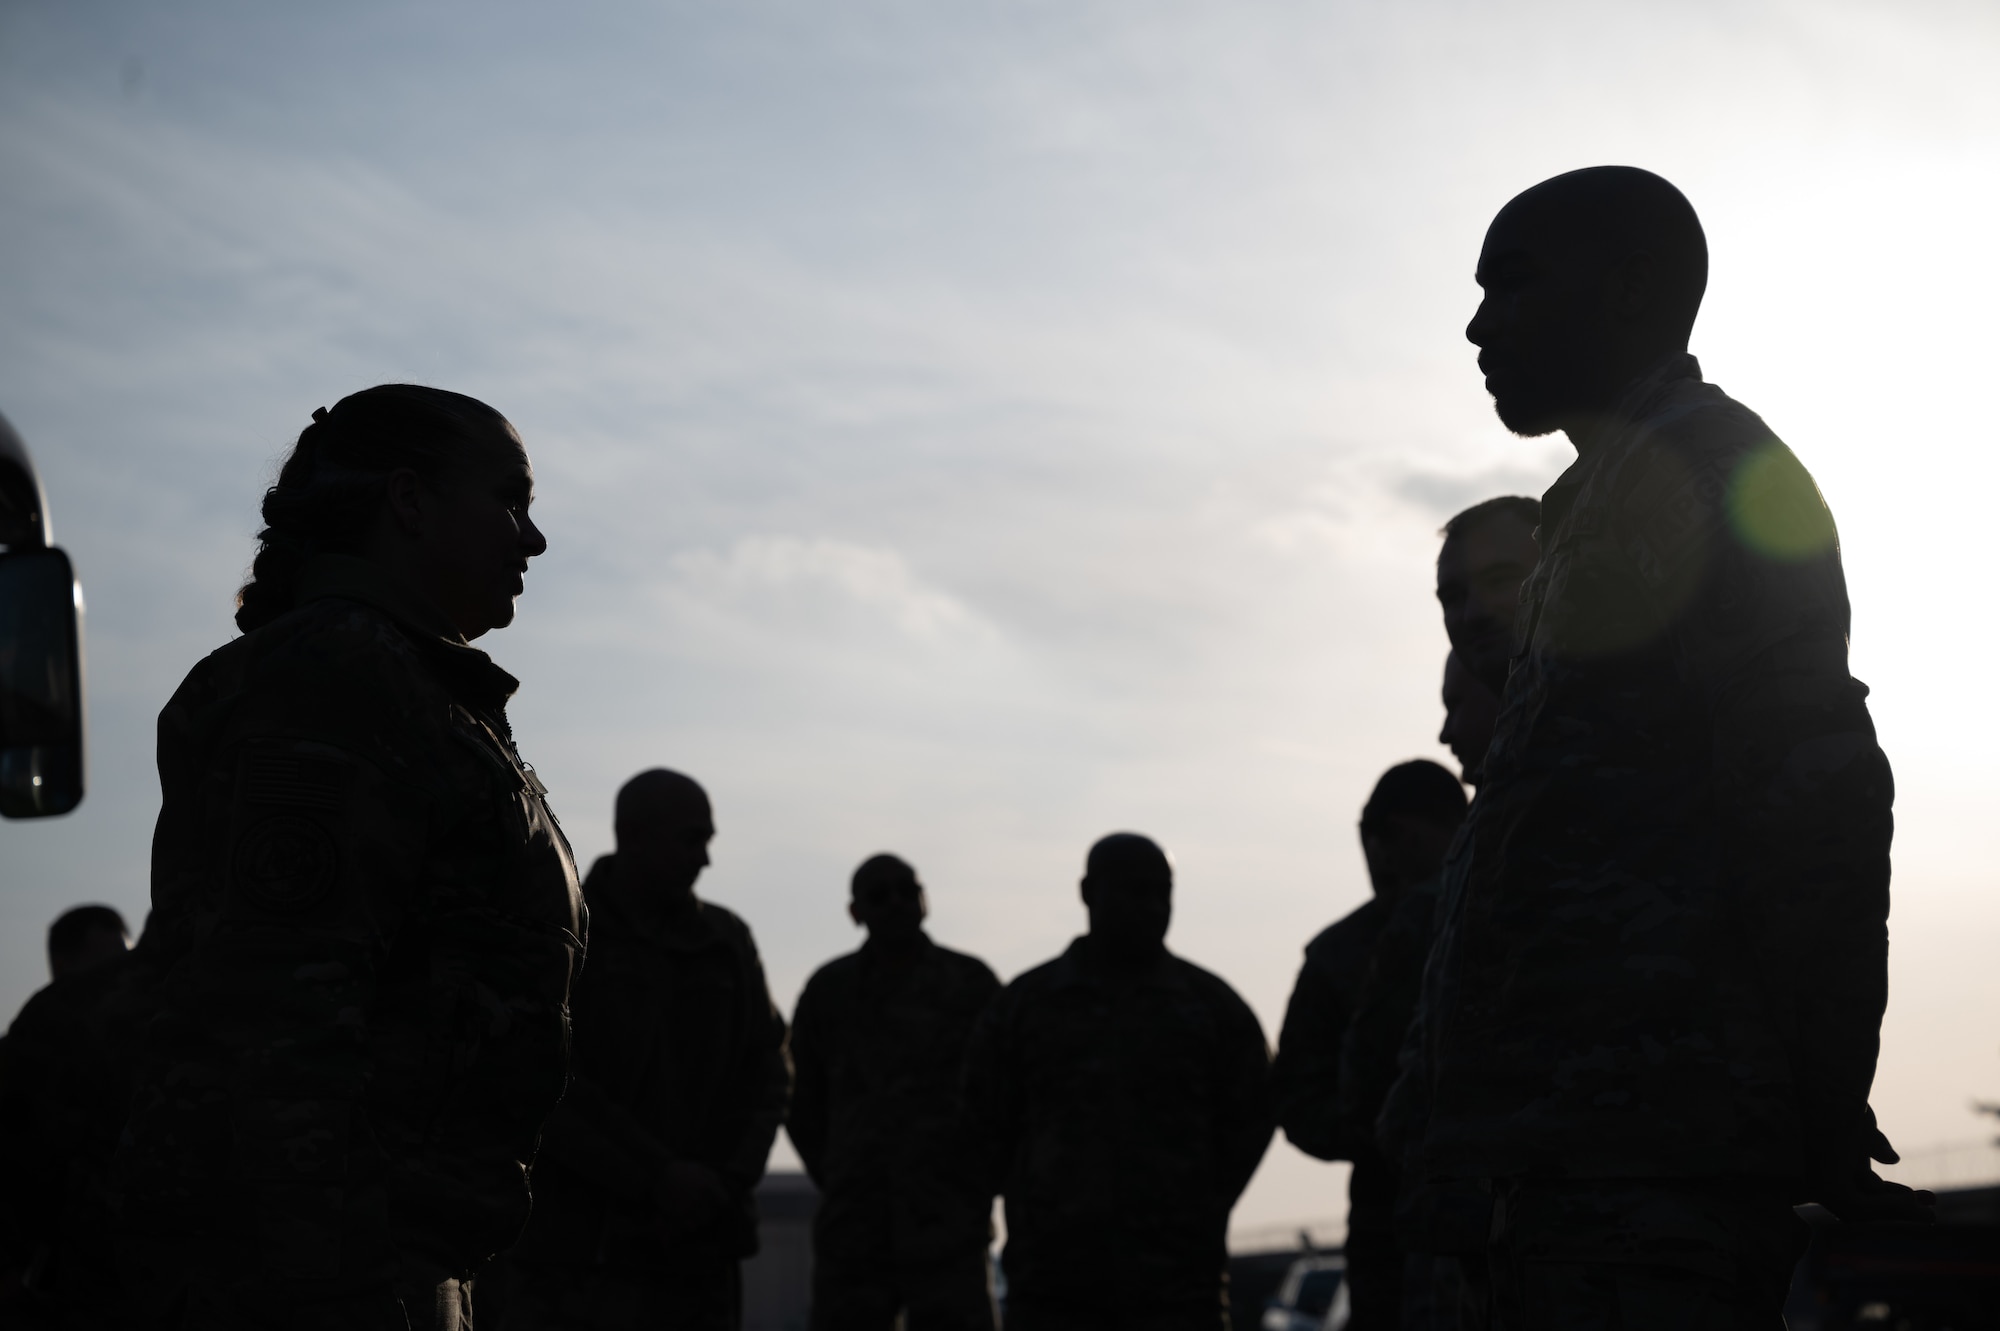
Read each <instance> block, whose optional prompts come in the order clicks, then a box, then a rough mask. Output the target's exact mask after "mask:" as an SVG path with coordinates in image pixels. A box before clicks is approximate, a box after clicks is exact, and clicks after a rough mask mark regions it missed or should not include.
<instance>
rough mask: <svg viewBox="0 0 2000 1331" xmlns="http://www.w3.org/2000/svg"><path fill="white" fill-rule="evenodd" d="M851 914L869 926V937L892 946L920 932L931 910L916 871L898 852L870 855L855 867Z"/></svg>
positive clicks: (856, 921) (876, 941)
mask: <svg viewBox="0 0 2000 1331" xmlns="http://www.w3.org/2000/svg"><path fill="white" fill-rule="evenodd" d="M852 889H853V898H852V900H850V901H849V902H848V904H847V914H848V916H849V917H850V918H851V919H852V920H853V921H854V922H855V923H856V924H859V925H863V926H865V927H866V928H867V930H868V941H869V942H870V943H871V944H873V943H881V944H887V945H889V946H891V947H895V946H900V945H903V944H907V943H909V942H912V941H913V940H915V939H917V938H919V937H920V936H921V934H920V931H921V930H922V928H923V923H924V917H925V916H926V915H928V914H930V902H929V901H928V900H926V899H925V896H924V885H923V884H922V883H920V882H918V881H917V871H916V870H915V869H914V868H912V867H910V864H909V862H908V861H907V860H904V859H903V858H902V857H900V856H897V855H870V856H869V857H868V858H867V859H865V860H863V861H862V862H861V867H860V868H858V869H856V870H855V871H854V878H853V880H852Z"/></svg>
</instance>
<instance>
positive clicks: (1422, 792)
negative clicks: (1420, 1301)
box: [1271, 760, 1465, 1331]
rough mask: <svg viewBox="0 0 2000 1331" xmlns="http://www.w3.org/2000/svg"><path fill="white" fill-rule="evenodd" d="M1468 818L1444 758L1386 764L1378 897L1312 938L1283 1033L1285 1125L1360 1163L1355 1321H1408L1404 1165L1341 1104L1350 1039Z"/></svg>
mask: <svg viewBox="0 0 2000 1331" xmlns="http://www.w3.org/2000/svg"><path fill="white" fill-rule="evenodd" d="M1464 817H1465V791H1464V790H1463V789H1462V788H1461V787H1460V786H1459V784H1458V778H1456V777H1454V776H1453V775H1452V774H1451V773H1450V772H1447V771H1445V769H1444V768H1442V767H1440V766H1438V765H1437V764H1436V763H1433V762H1425V761H1422V760H1418V761H1415V762H1407V763H1399V764H1398V765H1396V766H1395V767H1392V768H1390V769H1389V770H1388V771H1387V772H1385V773H1383V774H1382V778H1381V780H1379V781H1377V782H1376V783H1375V790H1374V792H1373V793H1372V794H1370V795H1369V797H1368V803H1367V804H1366V805H1365V806H1364V807H1363V808H1362V810H1361V849H1362V853H1363V855H1365V856H1366V857H1367V861H1368V881H1369V885H1370V886H1371V887H1372V888H1373V889H1374V891H1375V895H1374V896H1373V897H1372V898H1370V899H1369V900H1367V901H1365V902H1363V903H1362V904H1361V905H1360V906H1359V907H1358V908H1356V909H1355V910H1354V911H1353V912H1351V913H1350V914H1348V915H1347V916H1345V917H1343V918H1342V919H1340V920H1339V921H1337V922H1335V923H1333V924H1331V925H1329V926H1327V928H1326V929H1325V930H1323V931H1322V932H1321V933H1320V935H1319V936H1318V937H1317V938H1315V939H1313V940H1312V942H1311V943H1309V944H1307V945H1306V959H1305V965H1304V966H1302V967H1301V968H1300V970H1299V978H1298V983H1297V984H1296V985H1294V986H1293V988H1292V999H1291V1002H1290V1004H1289V1005H1287V1007H1286V1009H1285V1025H1284V1029H1283V1031H1282V1033H1281V1034H1280V1035H1279V1036H1278V1057H1277V1060H1276V1062H1275V1063H1274V1064H1273V1065H1272V1074H1271V1082H1272V1088H1273V1090H1274V1092H1275V1095H1276V1099H1277V1106H1278V1122H1279V1124H1281V1125H1282V1126H1283V1127H1284V1129H1285V1135H1286V1136H1287V1137H1289V1138H1290V1139H1291V1142H1292V1145H1294V1146H1296V1147H1298V1148H1299V1149H1300V1150H1302V1151H1304V1152H1305V1153H1306V1154H1307V1155H1311V1156H1315V1157H1317V1158H1318V1159H1321V1160H1351V1161H1353V1162H1354V1172H1353V1174H1352V1175H1351V1176H1350V1177H1349V1180H1348V1188H1347V1200H1348V1212H1347V1245H1346V1255H1347V1278H1348V1284H1349V1287H1350V1297H1351V1299H1352V1301H1353V1309H1354V1322H1353V1327H1354V1331H1382V1328H1393V1327H1395V1326H1396V1325H1397V1322H1398V1308H1399V1307H1400V1305H1401V1302H1402V1296H1403V1256H1402V1250H1401V1249H1400V1248H1399V1247H1398V1246H1397V1243H1396V1237H1395V1231H1394V1211H1395V1201H1396V1169H1395V1167H1394V1165H1393V1164H1392V1163H1391V1162H1390V1161H1388V1160H1386V1159H1384V1158H1383V1156H1382V1154H1381V1152H1380V1151H1379V1150H1377V1149H1376V1146H1375V1143H1374V1137H1373V1132H1372V1130H1371V1128H1370V1126H1369V1123H1368V1120H1367V1119H1365V1118H1364V1119H1361V1120H1360V1125H1359V1126H1360V1130H1359V1131H1357V1130H1356V1124H1355V1123H1354V1122H1350V1121H1347V1120H1345V1119H1343V1117H1342V1114H1341V1112H1340V1111H1341V1105H1340V1100H1341V1090H1342V1087H1341V1071H1342V1069H1341V1047H1342V1042H1343V1041H1344V1040H1345V1039H1346V1038H1347V1036H1348V1033H1349V1027H1350V1026H1351V1025H1352V1023H1353V1022H1354V1020H1355V1017H1356V1015H1357V1013H1358V1011H1359V1001H1360V997H1361V981H1362V976H1363V974H1364V973H1365V972H1366V969H1367V966H1368V960H1369V957H1370V956H1371V955H1372V954H1373V952H1374V951H1375V949H1376V947H1377V944H1378V939H1379V938H1380V937H1381V935H1382V931H1383V928H1384V926H1385V925H1386V924H1387V923H1388V922H1389V920H1390V918H1391V916H1392V915H1393V913H1394V912H1395V910H1396V908H1397V906H1398V904H1399V903H1400V902H1401V901H1402V899H1403V898H1404V896H1405V895H1406V894H1408V893H1409V892H1411V891H1412V890H1414V889H1416V888H1418V887H1419V886H1420V885H1421V884H1424V883H1427V882H1429V881H1430V880H1432V879H1434V878H1435V877H1436V876H1437V872H1438V866H1439V865H1440V864H1442V863H1443V862H1444V852H1445V847H1446V846H1447V845H1448V844H1449V843H1450V841H1451V837H1452V833H1453V832H1455V831H1457V830H1458V825H1459V823H1460V822H1461V821H1462V820H1463V819H1464ZM1432 899H1433V900H1434V899H1435V898H1434V897H1433V898H1432ZM1396 1034H1397V1037H1400V1034H1401V1033H1400V1031H1398V1032H1397V1033H1396ZM1382 1089H1383V1090H1384V1091H1386V1090H1387V1085H1386V1083H1385V1084H1384V1086H1383V1087H1382ZM1357 1117H1358V1116H1357ZM1369 1117H1370V1118H1372V1116H1369Z"/></svg>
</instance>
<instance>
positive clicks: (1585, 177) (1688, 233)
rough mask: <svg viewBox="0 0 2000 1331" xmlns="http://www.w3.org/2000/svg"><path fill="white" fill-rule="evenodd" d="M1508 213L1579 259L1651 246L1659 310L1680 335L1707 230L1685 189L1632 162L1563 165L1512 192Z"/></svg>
mask: <svg viewBox="0 0 2000 1331" xmlns="http://www.w3.org/2000/svg"><path fill="white" fill-rule="evenodd" d="M1502 221H1507V222H1510V223H1513V224H1515V225H1518V226H1520V227H1521V228H1522V229H1523V230H1524V231H1526V232H1529V233H1540V234H1543V235H1546V236H1548V237H1549V238H1550V239H1551V240H1552V241H1558V242H1559V243H1562V244H1564V245H1566V246H1568V247H1569V248H1570V249H1571V250H1572V251H1573V252H1574V253H1575V254H1576V255H1577V256H1578V257H1579V258H1580V259H1582V260H1583V261H1585V262H1589V263H1594V264H1596V265H1597V266H1599V267H1606V268H1608V267H1610V266H1611V265H1613V264H1617V263H1621V262H1623V261H1624V260H1626V259H1628V258H1630V257H1631V256H1633V255H1635V254H1650V255H1652V256H1653V258H1654V260H1655V262H1656V263H1658V264H1659V266H1660V270H1661V279H1662V280H1661V288H1662V291H1661V302H1662V305H1661V313H1662V316H1663V317H1664V318H1665V319H1666V321H1667V322H1668V323H1669V324H1670V325H1671V326H1673V327H1676V328H1678V329H1679V331H1680V336H1681V338H1682V340H1683V341H1685V340H1686V338H1687V335H1688V333H1689V332H1691V331H1693V329H1694V317H1695V315H1696V314H1697V313H1698V312H1700V310H1701V298H1702V295H1703V294H1704V293H1705V292H1706V291H1707V290H1708V236H1707V235H1706V234H1705V233H1704V232H1703V231H1702V229H1701V219H1700V218H1698V217H1696V216H1695V214H1694V205H1693V204H1691V203H1689V202H1688V201H1687V195H1685V194H1683V193H1681V192H1680V191H1679V190H1677V189H1675V188H1674V187H1673V185H1672V184H1671V183H1669V182H1668V181H1666V180H1664V179H1662V178H1661V177H1659V176H1656V175H1654V174H1653V173H1652V172H1651V171H1642V170H1640V169H1639V168H1638V167H1636V166H1587V167H1585V168H1584V169H1583V170H1581V171H1565V172H1564V173H1563V174H1562V175H1559V176H1551V177H1550V178H1549V179H1547V180H1544V181H1543V182H1542V183H1541V184H1539V185H1536V186H1534V187H1532V188H1530V189H1525V190H1523V191H1521V192H1520V193H1519V194H1517V195H1515V196H1514V197H1513V199H1511V200H1510V201H1509V202H1508V204H1507V206H1506V207H1505V208H1502V209H1501V210H1500V214H1499V216H1498V217H1495V218H1494V219H1493V224H1494V226H1496V227H1497V226H1499V225H1500V223H1501V222H1502Z"/></svg>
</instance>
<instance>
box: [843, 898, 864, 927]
mask: <svg viewBox="0 0 2000 1331" xmlns="http://www.w3.org/2000/svg"><path fill="white" fill-rule="evenodd" d="M847 918H848V919H850V920H853V921H854V922H855V923H856V924H865V921H863V920H862V918H861V903H860V902H858V901H850V902H848V903H847Z"/></svg>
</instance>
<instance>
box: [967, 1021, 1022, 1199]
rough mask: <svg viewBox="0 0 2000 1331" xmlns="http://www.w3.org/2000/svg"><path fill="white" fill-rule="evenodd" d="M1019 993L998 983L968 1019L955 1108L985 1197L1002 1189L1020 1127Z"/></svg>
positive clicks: (973, 1169) (976, 1178) (1012, 1157)
mask: <svg viewBox="0 0 2000 1331" xmlns="http://www.w3.org/2000/svg"><path fill="white" fill-rule="evenodd" d="M1017 1005H1018V999H1017V996H1016V994H1015V993H1014V991H1012V990H1008V989H1003V990H1001V991H1000V992H999V993H998V994H996V995H994V997H993V1001H991V1002H990V1003H988V1004H987V1005H986V1010H985V1011H984V1012H982V1013H981V1014H980V1016H979V1020H978V1021H977V1022H975V1023H974V1024H973V1027H972V1037H971V1039H970V1040H968V1041H967V1042H966V1049H965V1072H964V1076H963V1079H962V1082H961V1085H962V1087H963V1094H962V1095H961V1097H960V1113H961V1114H962V1116H963V1124H964V1132H963V1140H964V1142H965V1145H966V1153H967V1157H968V1159H969V1160H970V1161H971V1165H972V1177H973V1179H974V1181H975V1183H976V1184H977V1186H978V1187H979V1189H980V1190H981V1191H982V1192H983V1193H984V1195H986V1196H988V1197H994V1196H998V1195H999V1194H1000V1193H1002V1192H1005V1191H1006V1186H1007V1175H1008V1172H1009V1170H1010V1169H1011V1168H1012V1165H1013V1162H1014V1156H1015V1153H1016V1152H1017V1151H1018V1150H1019V1149H1020V1144H1021V1132H1022V1111H1023V1104H1022V1096H1021V1066H1020V1053H1019V1043H1018V1040H1017V1039H1016V1034H1015V1031H1014V1013H1015V1009H1016V1007H1017Z"/></svg>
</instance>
